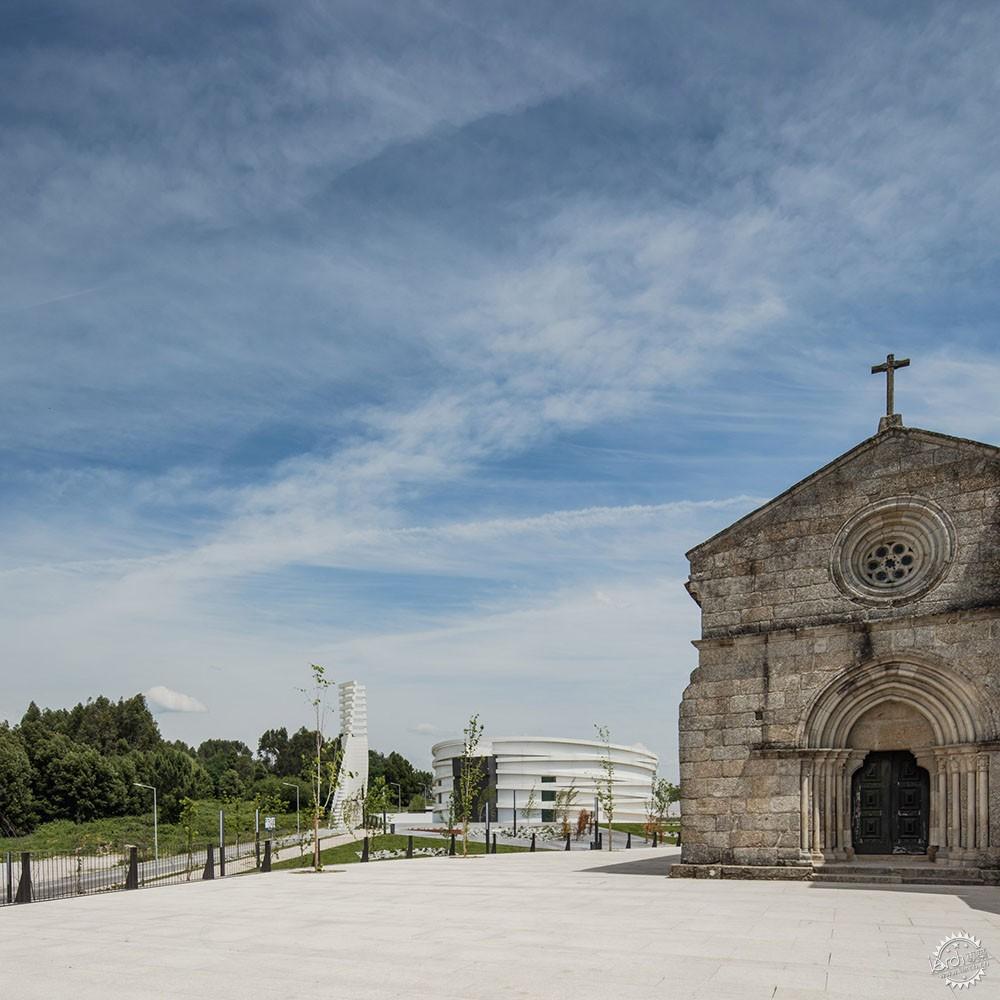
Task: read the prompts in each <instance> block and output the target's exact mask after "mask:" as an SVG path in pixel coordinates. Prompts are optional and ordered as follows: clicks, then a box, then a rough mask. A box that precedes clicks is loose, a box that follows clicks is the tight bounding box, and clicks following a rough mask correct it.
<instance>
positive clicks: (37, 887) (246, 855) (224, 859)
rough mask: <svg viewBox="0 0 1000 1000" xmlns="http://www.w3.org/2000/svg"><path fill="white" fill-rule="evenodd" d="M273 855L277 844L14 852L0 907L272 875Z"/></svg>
mask: <svg viewBox="0 0 1000 1000" xmlns="http://www.w3.org/2000/svg"><path fill="white" fill-rule="evenodd" d="M272 853H274V852H272V842H271V840H264V841H249V842H246V841H244V842H243V843H239V842H237V843H236V844H235V845H234V844H227V845H226V846H225V847H224V848H222V849H220V848H219V846H218V845H216V844H208V845H206V846H205V847H203V848H201V849H197V850H196V849H193V848H192V849H191V850H188V851H184V852H182V853H179V854H168V855H163V856H159V857H150V856H148V854H147V853H146V852H145V851H143V850H141V849H140V848H138V847H127V848H125V849H124V850H110V851H106V852H103V853H100V854H86V853H84V852H82V851H77V852H74V853H72V854H58V853H54V852H46V851H18V852H13V851H8V852H7V853H6V854H4V855H3V856H2V858H0V860H2V866H3V867H2V873H0V876H2V886H0V906H8V905H16V904H19V903H37V902H41V901H43V900H50V899H67V898H69V897H72V896H92V895H96V894H98V893H105V892H117V891H119V890H128V889H142V888H146V887H151V886H160V885H171V884H176V883H179V882H194V881H206V880H210V879H216V878H225V877H229V876H233V875H246V874H248V873H250V872H257V871H260V872H268V871H270V870H271V859H272Z"/></svg>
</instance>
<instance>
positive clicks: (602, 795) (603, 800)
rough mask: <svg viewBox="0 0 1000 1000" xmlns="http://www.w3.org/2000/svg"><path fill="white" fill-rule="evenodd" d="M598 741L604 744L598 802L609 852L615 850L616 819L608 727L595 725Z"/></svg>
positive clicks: (598, 784)
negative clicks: (613, 824) (605, 826)
mask: <svg viewBox="0 0 1000 1000" xmlns="http://www.w3.org/2000/svg"><path fill="white" fill-rule="evenodd" d="M594 728H595V729H596V730H597V737H598V739H599V740H600V741H601V742H602V743H603V744H604V750H603V751H602V753H601V778H600V779H599V780H598V782H597V801H598V802H600V804H601V808H602V809H603V810H604V816H605V819H606V820H607V823H608V850H609V851H611V850H614V844H613V843H612V839H611V838H612V836H613V834H612V828H611V824H612V823H613V822H614V819H615V762H614V760H613V759H612V757H611V733H610V732H609V730H608V727H607V726H598V725H597V724H596V723H595V724H594Z"/></svg>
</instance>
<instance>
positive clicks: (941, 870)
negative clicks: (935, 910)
mask: <svg viewBox="0 0 1000 1000" xmlns="http://www.w3.org/2000/svg"><path fill="white" fill-rule="evenodd" d="M815 871H817V872H830V873H831V874H833V875H906V874H920V875H928V876H930V877H932V878H933V877H941V878H948V877H950V876H955V875H957V876H959V877H962V878H980V877H981V875H982V872H981V870H980V869H979V868H967V867H962V868H960V867H958V866H955V867H949V866H947V865H852V864H840V863H834V864H826V865H817V866H816V868H815Z"/></svg>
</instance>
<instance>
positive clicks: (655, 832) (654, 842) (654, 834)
mask: <svg viewBox="0 0 1000 1000" xmlns="http://www.w3.org/2000/svg"><path fill="white" fill-rule="evenodd" d="M657 833H659V831H658V830H654V831H653V847H656V835H657Z"/></svg>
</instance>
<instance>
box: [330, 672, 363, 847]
mask: <svg viewBox="0 0 1000 1000" xmlns="http://www.w3.org/2000/svg"><path fill="white" fill-rule="evenodd" d="M339 688H340V738H341V740H342V743H343V750H344V758H343V761H342V762H341V768H342V770H343V771H344V773H345V774H347V775H349V776H348V777H345V778H344V779H343V781H341V783H340V787H339V788H338V789H337V792H336V794H335V795H334V797H333V804H332V805H331V807H330V826H331V827H332V828H333V829H334V830H337V829H340V828H342V827H343V826H344V803H345V802H347V801H349V800H350V799H352V798H355V797H357V796H358V795H359V794H363V790H364V788H365V786H366V785H367V784H368V698H367V695H366V693H365V686H364V684H361V683H359V682H358V681H345V682H344V683H343V684H340V685H339Z"/></svg>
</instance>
